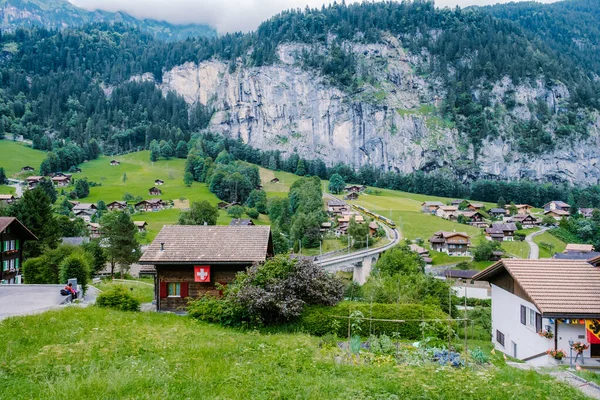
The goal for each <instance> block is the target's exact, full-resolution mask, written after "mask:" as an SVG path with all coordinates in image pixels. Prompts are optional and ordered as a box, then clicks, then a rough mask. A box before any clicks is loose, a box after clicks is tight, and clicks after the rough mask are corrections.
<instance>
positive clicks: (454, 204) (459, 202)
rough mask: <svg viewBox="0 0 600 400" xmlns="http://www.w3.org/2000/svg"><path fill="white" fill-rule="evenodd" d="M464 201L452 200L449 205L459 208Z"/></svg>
mask: <svg viewBox="0 0 600 400" xmlns="http://www.w3.org/2000/svg"><path fill="white" fill-rule="evenodd" d="M465 201H466V200H465V199H456V200H452V201H451V202H450V205H451V206H454V207H459V206H460V205H461V204H462V203H464V202H465Z"/></svg>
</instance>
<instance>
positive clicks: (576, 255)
mask: <svg viewBox="0 0 600 400" xmlns="http://www.w3.org/2000/svg"><path fill="white" fill-rule="evenodd" d="M599 256H600V252H597V251H594V246H593V245H591V244H574V243H569V244H567V247H566V248H565V250H564V251H563V252H562V253H555V254H554V256H552V258H554V259H557V260H591V259H594V258H597V257H599Z"/></svg>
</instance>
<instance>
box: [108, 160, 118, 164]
mask: <svg viewBox="0 0 600 400" xmlns="http://www.w3.org/2000/svg"><path fill="white" fill-rule="evenodd" d="M110 165H121V162H120V161H117V160H110Z"/></svg>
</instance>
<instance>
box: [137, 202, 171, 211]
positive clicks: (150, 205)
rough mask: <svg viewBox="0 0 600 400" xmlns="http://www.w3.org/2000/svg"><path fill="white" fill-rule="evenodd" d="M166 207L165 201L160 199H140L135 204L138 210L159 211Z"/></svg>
mask: <svg viewBox="0 0 600 400" xmlns="http://www.w3.org/2000/svg"><path fill="white" fill-rule="evenodd" d="M165 207H166V203H165V202H163V201H162V200H161V199H152V200H142V201H140V202H139V203H137V204H136V205H135V209H136V210H139V211H160V210H162V209H164V208H165Z"/></svg>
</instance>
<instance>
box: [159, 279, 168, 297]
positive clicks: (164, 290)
mask: <svg viewBox="0 0 600 400" xmlns="http://www.w3.org/2000/svg"><path fill="white" fill-rule="evenodd" d="M166 297H167V282H161V283H160V298H161V299H164V298H166Z"/></svg>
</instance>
